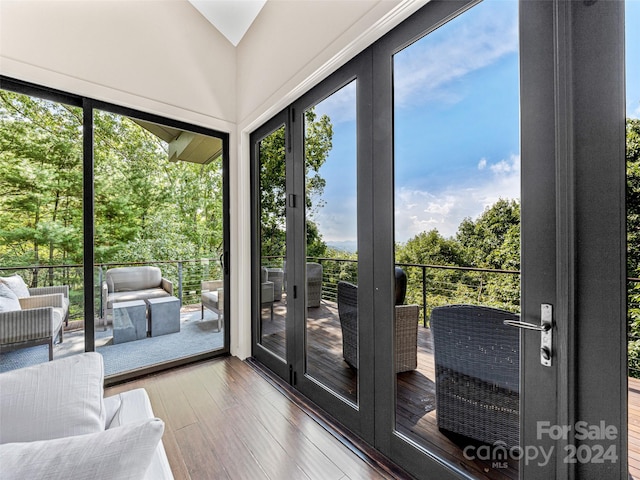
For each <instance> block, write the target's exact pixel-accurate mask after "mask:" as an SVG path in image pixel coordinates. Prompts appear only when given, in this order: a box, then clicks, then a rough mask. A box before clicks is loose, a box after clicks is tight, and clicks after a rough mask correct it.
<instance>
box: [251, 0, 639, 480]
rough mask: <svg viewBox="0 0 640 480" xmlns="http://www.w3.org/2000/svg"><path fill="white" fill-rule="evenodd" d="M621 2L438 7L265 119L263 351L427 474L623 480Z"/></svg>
mask: <svg viewBox="0 0 640 480" xmlns="http://www.w3.org/2000/svg"><path fill="white" fill-rule="evenodd" d="M622 12H623V5H621V4H619V3H618V2H563V1H531V2H528V1H523V2H518V3H516V2H505V1H492V0H485V1H484V2H476V1H432V2H429V3H428V4H427V5H426V6H425V7H424V8H422V9H421V10H420V11H418V12H417V13H416V14H414V15H413V16H412V17H410V18H409V19H408V20H406V21H405V22H404V23H403V24H401V25H400V26H399V27H397V28H396V29H394V30H392V31H391V32H390V33H388V34H387V35H385V36H384V37H383V38H382V39H380V40H379V41H378V42H376V43H375V44H374V45H373V46H372V47H370V48H369V49H367V50H366V51H365V52H363V53H362V54H361V55H359V56H358V57H356V58H355V59H354V60H353V61H352V62H350V63H349V64H347V65H346V66H345V67H343V68H342V69H341V70H339V71H338V72H336V73H335V74H334V75H332V76H331V77H329V78H328V79H327V80H326V81H324V82H323V83H322V84H320V85H319V86H318V87H316V88H314V89H313V90H312V91H310V92H309V93H308V94H306V95H304V96H303V97H302V98H300V99H299V100H297V101H296V102H294V103H293V104H292V105H291V106H290V107H289V108H287V109H286V110H285V111H283V112H282V113H281V114H279V115H278V116H276V117H275V118H274V119H272V121H270V122H268V124H266V125H265V126H263V127H262V128H261V129H259V130H258V131H256V132H254V134H253V135H252V141H251V144H252V148H253V152H252V160H253V177H252V178H253V191H254V192H255V197H254V217H253V225H254V239H255V244H254V256H253V272H254V281H253V292H254V295H253V299H254V303H253V305H254V343H253V347H254V348H253V351H254V355H255V357H256V358H257V359H258V360H260V361H261V362H263V363H264V364H266V365H267V366H268V367H269V368H271V369H273V371H275V372H276V373H278V374H279V375H280V376H281V377H282V378H283V379H285V380H286V381H288V382H290V383H291V384H292V385H293V386H294V387H295V388H297V389H298V390H300V391H301V392H302V393H304V394H305V395H306V396H308V397H309V398H311V399H312V400H313V401H314V402H315V403H316V404H318V405H319V406H321V407H322V408H324V409H326V410H327V411H328V412H329V413H331V414H332V415H333V416H334V417H335V418H336V419H337V420H339V421H340V422H342V423H343V424H344V425H346V426H347V427H348V428H349V429H351V430H352V431H354V432H355V433H357V434H358V435H360V436H361V437H362V438H363V439H364V440H366V441H367V442H368V443H370V444H371V445H372V446H373V447H375V448H376V449H378V450H379V451H381V452H382V453H384V454H385V455H387V456H388V457H390V458H391V459H392V460H394V461H395V462H396V463H398V464H399V465H401V466H402V467H404V468H405V469H407V471H409V472H410V473H411V474H412V475H414V476H416V477H417V478H439V479H440V478H527V479H529V478H624V477H625V472H626V468H627V467H626V354H625V350H624V345H625V339H626V327H625V301H626V299H625V290H626V286H625V274H624V273H625V266H624V200H623V195H624V160H623V149H624V104H623V101H622V99H623V95H622V93H621V92H622V91H623V88H624V86H623V82H622V78H623V77H622V74H623V73H622V72H623V68H622V58H623V56H622V55H620V49H621V46H620V45H621V44H622V36H621V35H622V33H621V32H620V26H621V25H623V24H624V21H623V13H622ZM412 92H413V93H412ZM411 94H413V95H414V96H411ZM465 101H466V102H467V103H465ZM354 112H355V114H354ZM354 117H355V122H354V121H353V120H351V123H350V121H349V120H347V119H352V118H354ZM596 132H597V134H596ZM274 159H275V160H274ZM274 162H275V163H274ZM514 185H515V188H514ZM334 188H335V189H334ZM334 202H335V205H337V207H336V206H334ZM473 205H475V207H474V206H473ZM478 205H479V206H480V208H478ZM467 208H470V210H469V209H467ZM473 208H475V210H473ZM452 212H453V213H452ZM454 214H455V215H458V217H456V216H455V215H454ZM492 217H493V218H492ZM452 219H453V220H452ZM515 220H517V221H515ZM491 242H497V243H491ZM348 243H351V245H352V250H351V251H350V250H348V249H347V248H346V247H345V245H347V244H348ZM336 251H338V252H336ZM416 252H419V256H418V257H416V258H419V259H420V260H416V259H414V257H412V256H411V255H418V254H417V253H416ZM398 270H400V272H401V273H398ZM318 278H320V296H319V302H318V300H317V298H318V297H316V296H315V295H316V293H317V283H316V282H317V279H318ZM404 282H406V285H407V287H406V291H403V292H402V293H400V294H399V293H398V292H399V287H398V286H399V285H401V284H403V283H404ZM416 285H420V286H419V287H418V288H416ZM400 290H403V289H402V288H400ZM467 304H473V309H470V308H469V307H467ZM468 310H472V311H473V312H475V313H472V314H469V313H468ZM450 311H454V312H463V313H457V317H465V316H466V317H469V316H471V317H473V318H476V319H477V320H475V322H476V323H475V324H474V325H473V328H475V327H477V326H478V323H480V322H482V323H481V325H480V327H481V328H480V333H468V332H473V331H474V330H468V331H467V330H463V327H461V326H459V325H458V323H455V322H457V321H458V318H456V319H455V321H454V320H451V319H450V318H449V317H447V314H449V313H450ZM479 311H481V312H483V313H482V315H481V314H480V313H477V312H479ZM486 312H489V313H488V314H487V315H488V317H489V318H487V319H485V318H484V316H483V315H484V313H486ZM407 319H408V320H407ZM443 319H444V320H443ZM467 320H468V319H467ZM504 320H507V322H506V323H505V322H504ZM418 322H420V326H418ZM492 322H493V323H492ZM438 325H442V327H439V326H438ZM491 325H492V326H491ZM416 327H417V330H416ZM518 327H520V328H519V329H518ZM465 328H466V327H465ZM447 336H449V337H450V340H449V341H448V343H447V341H445V342H444V343H443V342H442V338H444V337H447ZM407 345H408V347H407ZM460 348H462V350H460ZM465 349H466V350H465ZM407 352H408V353H407ZM470 352H472V353H470ZM405 354H406V355H407V356H403V355H405ZM465 357H469V358H471V359H472V360H473V362H472V364H471V365H470V366H467V367H464V366H460V363H461V360H463V359H464V358H465ZM451 358H453V360H446V359H451ZM481 358H482V360H480V359H481ZM487 358H489V359H490V360H489V362H488V363H482V362H484V361H485V360H486V359H487ZM447 361H451V362H453V363H449V364H447ZM474 362H475V363H474ZM504 365H506V366H507V369H506V370H508V371H509V372H510V373H508V374H507V373H503V372H502V370H499V368H498V367H499V366H500V367H501V366H504ZM514 371H515V375H514ZM471 390H473V391H478V390H480V391H484V392H489V393H490V395H489V396H490V397H491V400H490V401H489V400H485V398H486V395H485V397H484V398H483V399H482V400H477V399H474V397H473V396H472V395H471V393H473V392H471ZM451 392H453V393H451ZM447 395H448V397H447ZM447 398H454V400H455V399H457V400H455V401H451V402H450V403H456V401H457V403H458V405H457V407H456V408H457V410H455V409H454V410H453V412H454V413H453V414H447V413H446V409H447V408H449V405H448V403H449V400H447ZM505 398H506V400H505ZM604 399H607V400H606V401H605V400H604ZM483 402H485V403H483ZM490 402H491V403H490ZM475 410H484V412H485V413H486V412H487V411H489V413H490V415H488V417H491V418H490V419H489V420H486V418H488V417H487V416H486V415H485V416H484V417H483V418H484V420H483V419H479V417H477V416H473V415H471V414H472V412H474V411H475ZM496 411H499V412H500V415H498V417H499V418H498V419H497V420H496V417H495V416H492V415H493V413H495V412H496ZM460 419H461V420H460ZM456 421H458V423H460V424H461V428H460V429H457V427H456V426H455V425H454V426H452V424H455V423H456ZM482 422H485V423H482ZM503 423H504V424H508V430H507V431H506V432H507V433H505V430H503V429H502V427H500V428H498V427H497V426H496V425H498V424H500V425H502V424H503ZM606 432H608V433H606Z"/></svg>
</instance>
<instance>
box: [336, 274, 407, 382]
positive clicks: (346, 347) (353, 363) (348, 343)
mask: <svg viewBox="0 0 640 480" xmlns="http://www.w3.org/2000/svg"><path fill="white" fill-rule="evenodd" d="M419 311H420V308H419V307H418V305H396V307H395V350H396V372H398V373H399V372H407V371H410V370H415V369H416V368H417V366H418V314H419ZM338 316H339V317H340V327H341V329H342V356H343V357H344V360H345V361H346V362H347V364H349V366H350V367H352V368H355V369H357V368H358V287H357V286H355V285H353V284H351V283H348V282H338Z"/></svg>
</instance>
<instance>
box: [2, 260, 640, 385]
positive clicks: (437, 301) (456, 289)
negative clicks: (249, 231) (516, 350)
mask: <svg viewBox="0 0 640 480" xmlns="http://www.w3.org/2000/svg"><path fill="white" fill-rule="evenodd" d="M308 261H314V262H318V263H320V264H321V265H322V266H323V279H322V283H323V285H322V292H323V293H322V295H323V298H324V299H325V300H329V301H332V302H336V296H337V284H338V281H340V280H344V281H347V282H351V283H355V284H357V283H358V262H357V260H351V259H336V258H309V259H308ZM263 263H264V265H265V266H270V267H279V268H283V267H284V259H283V258H282V257H263ZM133 265H155V266H158V267H160V269H161V270H162V274H163V276H165V277H167V278H168V279H169V280H171V281H172V282H173V283H174V286H175V287H176V292H175V295H176V296H177V297H179V298H180V299H181V301H182V304H183V305H192V304H197V303H200V293H201V287H200V285H201V283H200V282H201V281H202V280H210V279H215V278H221V269H220V265H219V263H218V260H217V259H212V258H204V259H197V260H167V261H161V262H137V263H98V264H95V269H94V272H95V278H94V285H95V292H94V293H95V295H94V298H95V301H96V304H95V309H96V310H95V311H96V313H97V314H98V315H99V314H100V312H101V311H102V305H101V304H100V302H101V301H102V300H101V295H100V286H101V284H102V278H103V276H104V273H105V272H106V270H107V269H109V268H114V267H120V266H133ZM398 266H399V267H401V268H402V269H404V271H405V272H406V274H407V280H408V282H407V299H406V303H415V304H417V305H419V306H420V307H421V323H422V324H423V326H425V327H427V326H428V324H429V315H430V313H431V310H432V309H433V308H434V307H436V306H440V305H446V304H450V303H471V304H485V305H491V306H495V307H499V308H503V309H505V310H509V311H513V312H518V311H519V308H520V272H519V271H515V270H490V269H483V268H471V267H455V266H443V265H425V264H408V263H400V264H398ZM15 273H19V274H20V275H21V276H22V277H23V278H24V279H25V282H26V283H27V285H29V286H30V287H42V286H48V285H69V290H70V291H69V296H70V298H69V300H70V309H69V311H70V320H71V321H73V320H83V319H84V314H83V312H84V306H83V301H84V299H83V291H84V281H83V266H82V265H80V264H69V265H30V266H16V267H0V276H8V275H13V274H15ZM627 282H628V283H627V291H628V300H627V310H628V329H629V337H628V342H629V352H628V363H629V375H630V376H632V377H636V378H640V333H636V332H640V278H628V279H627Z"/></svg>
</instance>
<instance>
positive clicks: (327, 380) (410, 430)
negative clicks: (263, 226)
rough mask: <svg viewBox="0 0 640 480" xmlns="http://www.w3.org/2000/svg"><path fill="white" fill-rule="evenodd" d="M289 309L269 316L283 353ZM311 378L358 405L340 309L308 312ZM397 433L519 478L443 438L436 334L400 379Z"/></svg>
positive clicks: (637, 433) (481, 468) (637, 383)
mask: <svg viewBox="0 0 640 480" xmlns="http://www.w3.org/2000/svg"><path fill="white" fill-rule="evenodd" d="M285 308H286V307H284V304H276V307H275V309H274V318H273V320H270V317H269V315H268V314H267V313H266V309H265V313H264V317H263V332H262V333H263V342H262V343H263V345H264V346H265V347H267V348H269V349H270V350H272V351H273V352H274V353H277V354H278V355H280V356H281V357H283V358H284V357H285V354H284V345H285V342H284V333H283V332H284V316H285V313H286V310H285ZM308 315H309V318H308V321H307V348H308V353H307V369H308V371H307V373H308V374H310V375H311V376H313V377H314V378H315V379H316V380H318V381H320V382H321V383H323V384H324V385H326V386H327V387H329V388H330V389H332V390H333V391H335V392H336V393H338V394H340V395H342V396H344V397H346V398H348V399H349V400H351V401H352V402H354V403H355V402H357V398H358V397H357V373H356V372H355V371H354V370H353V369H351V368H350V367H349V366H348V365H347V364H346V363H345V362H344V360H343V358H342V333H341V330H340V324H339V319H338V314H337V308H336V305H335V304H333V303H332V302H328V301H326V300H323V301H322V305H321V307H319V308H310V309H309V310H308ZM396 391H397V402H396V419H397V420H396V428H397V430H398V431H399V432H401V433H402V434H404V435H406V436H407V437H409V438H410V439H411V440H413V441H415V442H416V443H418V444H420V445H422V446H423V447H424V448H426V449H428V450H430V451H432V452H433V453H435V454H436V455H438V456H439V457H442V458H445V459H446V460H448V461H449V462H451V463H452V464H454V465H457V466H458V467H459V468H461V469H463V470H466V471H468V472H469V473H471V474H472V475H474V476H475V477H477V478H479V479H517V478H518V468H517V462H510V463H509V464H508V465H507V466H506V468H505V466H504V465H500V467H499V468H494V467H495V465H492V464H491V462H483V461H479V460H475V461H470V460H467V459H465V458H464V455H463V449H464V448H465V447H466V446H467V445H469V443H470V442H469V439H467V438H464V437H459V436H455V435H452V434H446V435H445V434H444V433H442V432H441V431H440V430H439V429H438V427H437V422H436V411H435V367H434V362H433V344H432V340H431V330H430V329H428V328H423V327H422V326H420V327H419V328H418V368H417V370H415V371H412V372H404V373H400V374H398V376H397V388H396ZM629 471H630V473H631V475H632V476H633V477H634V478H639V479H640V380H637V379H632V378H630V379H629Z"/></svg>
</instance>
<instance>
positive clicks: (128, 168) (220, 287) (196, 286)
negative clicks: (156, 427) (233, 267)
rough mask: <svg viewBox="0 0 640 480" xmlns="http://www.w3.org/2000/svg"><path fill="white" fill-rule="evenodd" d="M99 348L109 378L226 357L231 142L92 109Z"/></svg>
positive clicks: (96, 329)
mask: <svg viewBox="0 0 640 480" xmlns="http://www.w3.org/2000/svg"><path fill="white" fill-rule="evenodd" d="M93 119H94V128H93V143H94V148H93V154H94V155H93V159H94V186H95V201H94V208H95V215H94V229H95V234H94V252H95V253H94V256H95V262H96V267H95V279H96V287H97V288H96V292H97V293H96V295H95V305H96V306H97V309H96V310H97V313H98V315H97V319H96V327H95V347H96V351H97V352H99V353H100V354H101V355H102V356H103V359H104V365H105V375H106V376H107V377H109V376H115V375H128V374H129V373H130V372H134V371H136V370H140V369H143V368H148V367H152V366H156V365H162V364H168V363H170V362H176V361H180V360H185V359H188V358H193V357H197V356H203V355H206V354H210V353H211V352H215V351H221V350H222V349H223V348H225V337H226V336H228V328H229V315H228V302H227V301H225V300H226V299H227V298H228V285H225V277H226V276H227V274H228V271H227V269H226V266H225V223H226V221H225V218H226V215H225V213H224V212H225V208H224V205H225V200H224V192H225V188H224V187H223V184H224V181H223V179H224V173H223V172H224V154H223V139H222V138H219V137H216V136H213V135H208V134H205V133H200V132H196V131H190V130H187V129H185V128H178V127H175V126H171V125H168V124H163V123H160V119H154V120H153V121H150V120H147V119H141V118H138V117H135V116H132V115H125V114H122V113H117V112H113V111H109V110H108V109H97V108H96V109H94V111H93Z"/></svg>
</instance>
